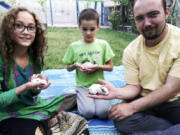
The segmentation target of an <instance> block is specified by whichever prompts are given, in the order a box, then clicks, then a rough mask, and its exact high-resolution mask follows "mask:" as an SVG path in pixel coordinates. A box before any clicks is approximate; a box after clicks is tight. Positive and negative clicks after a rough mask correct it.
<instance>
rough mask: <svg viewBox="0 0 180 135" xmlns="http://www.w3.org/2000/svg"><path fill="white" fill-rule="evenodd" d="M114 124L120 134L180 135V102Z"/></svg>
mask: <svg viewBox="0 0 180 135" xmlns="http://www.w3.org/2000/svg"><path fill="white" fill-rule="evenodd" d="M114 123H115V126H116V128H117V129H118V130H119V131H120V132H124V133H127V134H128V135H180V100H176V101H174V102H169V103H163V104H161V105H159V106H156V107H154V108H152V109H150V110H147V111H144V112H138V113H135V114H134V115H132V116H130V117H128V118H126V119H124V120H121V121H114Z"/></svg>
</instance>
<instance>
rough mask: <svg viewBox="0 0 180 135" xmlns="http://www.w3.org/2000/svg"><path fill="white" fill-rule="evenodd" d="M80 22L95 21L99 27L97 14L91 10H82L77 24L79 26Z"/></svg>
mask: <svg viewBox="0 0 180 135" xmlns="http://www.w3.org/2000/svg"><path fill="white" fill-rule="evenodd" d="M82 20H87V21H90V20H96V21H97V25H99V14H98V13H97V11H96V10H94V9H92V8H86V9H84V10H82V11H81V13H80V15H79V24H80V25H81V21H82Z"/></svg>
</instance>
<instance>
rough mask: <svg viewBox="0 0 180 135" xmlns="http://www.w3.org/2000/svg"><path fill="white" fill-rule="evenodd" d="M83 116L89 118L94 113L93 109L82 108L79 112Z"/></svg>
mask: <svg viewBox="0 0 180 135" xmlns="http://www.w3.org/2000/svg"><path fill="white" fill-rule="evenodd" d="M79 113H80V114H81V115H82V116H83V117H85V118H87V119H91V118H93V117H94V115H95V111H94V110H92V109H84V110H83V111H81V112H79Z"/></svg>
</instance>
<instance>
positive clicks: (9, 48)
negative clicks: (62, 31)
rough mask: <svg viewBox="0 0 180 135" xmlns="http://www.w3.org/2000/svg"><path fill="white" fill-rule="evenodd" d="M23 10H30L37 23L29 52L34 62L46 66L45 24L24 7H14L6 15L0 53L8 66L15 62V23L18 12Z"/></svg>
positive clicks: (0, 38)
mask: <svg viewBox="0 0 180 135" xmlns="http://www.w3.org/2000/svg"><path fill="white" fill-rule="evenodd" d="M21 11H25V12H28V13H29V14H31V15H32V16H33V18H34V21H35V24H36V35H35V40H34V42H33V43H32V45H31V46H30V47H29V48H28V52H29V53H31V55H32V58H33V61H34V64H36V65H37V66H40V67H43V66H44V51H45V50H47V38H46V31H45V28H44V26H43V25H42V24H41V23H40V21H39V19H38V18H37V16H36V15H35V13H33V12H31V11H30V10H28V9H26V8H24V7H17V8H12V9H11V10H9V11H8V12H7V14H6V15H5V16H4V18H3V20H2V23H1V26H0V53H1V56H2V58H3V60H4V62H5V64H6V66H8V65H9V64H10V63H12V62H14V59H13V54H14V50H15V46H16V42H15V40H14V35H13V34H12V33H14V23H15V21H16V17H17V14H18V13H19V12H21Z"/></svg>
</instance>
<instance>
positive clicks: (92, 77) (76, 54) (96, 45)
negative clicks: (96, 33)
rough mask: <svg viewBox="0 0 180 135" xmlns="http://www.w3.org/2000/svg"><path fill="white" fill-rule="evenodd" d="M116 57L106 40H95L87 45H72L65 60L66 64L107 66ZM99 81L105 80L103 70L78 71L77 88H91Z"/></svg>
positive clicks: (78, 43) (79, 43)
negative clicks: (89, 63) (87, 63)
mask: <svg viewBox="0 0 180 135" xmlns="http://www.w3.org/2000/svg"><path fill="white" fill-rule="evenodd" d="M112 57H114V53H113V51H112V49H111V47H110V46H109V44H108V43H107V42H106V41H105V40H100V39H95V41H94V42H93V43H91V44H85V43H84V42H82V41H76V42H74V43H72V44H71V45H70V46H69V48H68V50H67V52H66V54H65V56H64V58H63V62H64V63H65V64H73V63H76V62H78V63H81V64H83V63H85V62H91V63H93V64H98V65H105V64H106V62H108V61H109V60H110V59H112ZM98 79H104V74H103V70H100V69H99V70H96V71H94V72H92V73H86V72H81V71H80V70H76V84H77V86H84V87H89V86H90V85H92V84H93V83H98Z"/></svg>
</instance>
